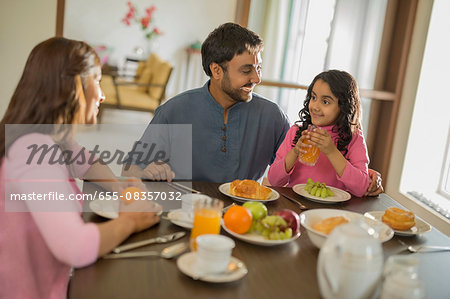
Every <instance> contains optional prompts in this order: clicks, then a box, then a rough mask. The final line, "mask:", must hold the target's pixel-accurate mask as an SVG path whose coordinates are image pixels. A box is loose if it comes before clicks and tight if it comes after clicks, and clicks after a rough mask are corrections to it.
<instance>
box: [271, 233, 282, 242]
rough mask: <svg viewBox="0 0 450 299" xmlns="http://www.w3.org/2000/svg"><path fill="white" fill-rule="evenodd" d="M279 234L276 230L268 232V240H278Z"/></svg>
mask: <svg viewBox="0 0 450 299" xmlns="http://www.w3.org/2000/svg"><path fill="white" fill-rule="evenodd" d="M280 239H281V238H280V234H279V233H278V232H273V233H270V235H269V240H280Z"/></svg>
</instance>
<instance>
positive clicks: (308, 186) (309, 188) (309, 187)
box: [305, 185, 313, 193]
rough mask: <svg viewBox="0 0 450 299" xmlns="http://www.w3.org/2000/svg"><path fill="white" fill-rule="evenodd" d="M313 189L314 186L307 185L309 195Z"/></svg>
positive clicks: (306, 189)
mask: <svg viewBox="0 0 450 299" xmlns="http://www.w3.org/2000/svg"><path fill="white" fill-rule="evenodd" d="M312 187H313V186H312V185H306V186H305V191H306V192H308V193H310V192H311V189H312Z"/></svg>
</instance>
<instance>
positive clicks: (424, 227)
mask: <svg viewBox="0 0 450 299" xmlns="http://www.w3.org/2000/svg"><path fill="white" fill-rule="evenodd" d="M383 215H384V211H370V212H366V213H365V214H364V216H366V217H369V218H372V219H376V220H378V221H382V220H381V217H382V216H383ZM414 220H415V221H416V225H414V226H413V227H411V228H410V229H408V230H396V229H394V233H395V234H396V235H399V236H407V237H410V236H415V235H418V234H423V233H427V232H429V231H430V230H431V226H430V225H429V224H428V223H426V222H425V221H422V220H420V219H419V218H417V217H415V219H414Z"/></svg>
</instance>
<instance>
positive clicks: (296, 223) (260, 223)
mask: <svg viewBox="0 0 450 299" xmlns="http://www.w3.org/2000/svg"><path fill="white" fill-rule="evenodd" d="M222 227H223V229H224V230H225V231H226V232H227V233H229V234H230V235H232V236H233V237H235V238H237V239H239V240H242V241H244V242H248V243H251V244H255V245H261V246H275V245H281V244H286V243H289V242H292V241H294V240H295V239H297V238H298V237H299V236H300V220H299V217H298V214H297V213H295V212H294V211H291V210H287V209H284V210H280V211H277V212H275V213H274V214H273V215H268V214H267V208H266V206H265V205H264V204H262V203H261V202H246V203H244V204H243V205H242V206H239V205H235V206H233V207H231V208H230V209H228V210H227V212H226V213H225V214H224V218H223V222H222Z"/></svg>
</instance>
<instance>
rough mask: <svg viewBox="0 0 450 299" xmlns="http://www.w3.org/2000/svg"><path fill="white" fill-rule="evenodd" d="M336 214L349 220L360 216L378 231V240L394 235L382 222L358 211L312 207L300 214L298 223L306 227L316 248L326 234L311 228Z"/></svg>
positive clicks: (323, 240) (320, 244) (320, 245)
mask: <svg viewBox="0 0 450 299" xmlns="http://www.w3.org/2000/svg"><path fill="white" fill-rule="evenodd" d="M337 216H343V217H345V218H347V219H348V220H349V221H353V220H357V219H361V218H362V219H363V220H364V222H366V223H367V224H368V225H370V226H371V227H372V228H374V229H375V230H376V231H377V232H378V239H379V240H380V242H386V241H388V240H390V239H391V238H392V237H393V236H394V231H393V230H392V229H391V228H390V227H389V226H387V225H386V224H384V223H383V222H381V221H377V220H374V219H370V218H368V217H364V216H363V215H362V214H359V213H355V212H350V211H346V210H337V209H313V210H308V211H304V212H302V213H301V214H300V223H301V225H302V226H303V227H304V228H306V232H307V234H308V237H309V239H310V240H311V242H312V243H313V244H314V245H315V246H316V247H317V248H321V247H322V245H323V244H324V243H325V241H326V239H327V238H328V235H327V234H324V233H322V232H319V231H317V230H315V229H313V226H314V225H315V224H316V223H318V222H319V221H322V220H324V219H327V218H330V217H337Z"/></svg>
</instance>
